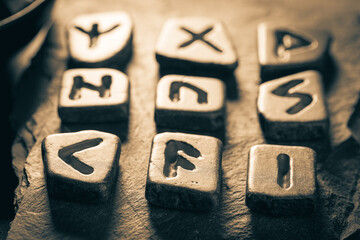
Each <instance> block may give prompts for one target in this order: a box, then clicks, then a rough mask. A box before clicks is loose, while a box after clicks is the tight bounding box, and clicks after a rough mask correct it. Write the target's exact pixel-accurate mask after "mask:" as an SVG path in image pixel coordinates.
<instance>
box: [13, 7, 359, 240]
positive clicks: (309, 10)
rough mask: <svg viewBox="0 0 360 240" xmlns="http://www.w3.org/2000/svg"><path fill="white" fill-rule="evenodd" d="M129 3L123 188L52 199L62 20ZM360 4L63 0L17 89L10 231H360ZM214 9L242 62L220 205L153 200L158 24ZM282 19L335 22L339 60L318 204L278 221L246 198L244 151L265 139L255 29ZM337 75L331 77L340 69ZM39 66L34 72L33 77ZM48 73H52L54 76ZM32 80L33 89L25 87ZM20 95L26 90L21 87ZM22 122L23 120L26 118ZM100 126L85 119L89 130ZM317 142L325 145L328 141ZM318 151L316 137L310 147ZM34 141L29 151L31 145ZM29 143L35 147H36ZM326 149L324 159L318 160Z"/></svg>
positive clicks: (214, 235)
mask: <svg viewBox="0 0 360 240" xmlns="http://www.w3.org/2000/svg"><path fill="white" fill-rule="evenodd" d="M115 8H117V9H121V10H124V11H128V12H129V13H130V14H131V15H132V17H133V19H134V22H135V28H134V29H135V34H134V36H135V37H134V46H135V47H134V55H133V58H132V61H131V62H130V64H129V67H128V69H127V75H128V76H129V79H130V81H131V88H132V91H131V100H130V101H131V107H130V121H129V130H128V131H127V132H126V133H127V138H126V141H123V138H121V139H122V142H123V144H122V155H121V161H120V170H119V176H118V182H117V187H116V189H115V193H114V196H113V201H111V204H107V205H106V206H103V205H86V206H85V205H83V204H75V203H69V202H61V201H58V202H51V201H50V202H49V199H48V196H47V192H46V188H45V179H44V176H43V165H42V161H41V151H40V142H41V141H42V139H43V138H44V137H45V136H47V135H49V134H52V133H56V132H59V131H60V129H61V124H60V119H59V118H58V116H57V95H58V91H59V87H60V79H61V74H62V71H63V69H64V64H65V62H66V60H65V56H66V54H65V53H66V52H65V49H66V48H65V44H63V40H64V39H65V36H64V32H65V25H64V22H66V21H68V20H70V19H72V18H73V17H75V16H77V15H79V14H83V13H85V12H95V11H100V10H104V11H106V10H113V9H115ZM359 12H360V6H359V4H356V1H335V0H330V1H311V2H307V1H306V2H299V1H279V2H277V4H274V3H273V2H268V1H196V2H194V1H182V2H178V1H133V0H131V1H130V0H129V1H122V2H119V1H111V0H106V1H101V2H98V1H88V0H82V1H70V0H62V1H61V0H59V1H57V6H56V9H55V20H56V22H57V26H56V28H55V29H54V31H52V33H51V34H52V37H50V39H49V40H47V45H46V47H47V48H46V51H42V53H41V54H40V55H39V56H38V57H37V58H36V60H34V61H33V64H32V66H31V68H30V69H29V71H28V73H27V75H26V76H27V77H26V76H25V77H24V80H25V81H24V82H23V84H25V85H19V88H18V90H17V92H18V95H17V98H16V102H15V108H16V109H18V110H17V111H16V112H15V113H14V115H13V123H14V125H16V126H21V127H22V128H21V131H19V136H18V137H17V140H16V142H15V144H14V147H13V148H14V149H17V150H15V151H14V152H13V155H14V162H15V163H16V165H17V166H19V168H18V169H19V171H18V172H19V173H20V174H21V171H22V170H21V168H20V167H21V163H22V164H23V162H24V160H25V157H26V156H27V155H28V157H27V161H26V164H25V170H24V172H25V174H23V175H22V179H23V180H22V184H21V186H20V187H19V188H18V191H17V194H16V197H17V204H18V206H19V207H18V211H17V215H16V217H15V219H14V221H13V222H12V225H11V229H10V232H9V235H8V238H9V239H74V238H87V239H89V238H96V237H98V238H101V239H104V238H106V237H108V238H110V239H115V238H122V239H129V238H132V239H144V238H146V239H149V238H152V239H221V238H222V239H338V238H340V237H349V236H355V235H354V234H356V232H357V231H358V229H359V226H358V221H357V218H356V216H358V213H359V204H358V202H359V201H358V196H359V187H358V179H359V175H360V170H359V169H360V159H359V154H360V153H359V151H354V149H359V148H358V146H359V145H357V144H356V142H354V140H353V139H351V138H350V139H349V140H347V141H345V140H346V139H348V137H349V136H350V131H349V130H348V129H347V127H346V122H347V119H348V118H349V116H350V114H351V112H352V109H353V105H354V104H355V102H356V101H357V96H358V91H359V84H358V83H359V75H360V69H359V67H358V63H359V61H360V53H359V51H355V50H356V49H359V41H358V40H359V37H360V35H359V32H360V15H359ZM183 15H187V16H189V15H192V16H211V17H216V18H218V19H221V20H222V21H223V22H224V24H225V25H226V26H227V27H228V30H229V32H230V34H231V36H232V39H233V40H234V44H235V45H236V49H237V54H238V56H239V59H240V67H238V68H237V69H236V71H235V75H236V81H235V83H236V84H235V85H232V86H231V87H230V89H232V90H233V93H234V94H233V95H231V97H230V95H229V94H228V95H227V96H228V97H229V101H227V120H226V122H227V124H226V138H225V140H224V151H223V158H222V159H223V161H222V195H221V198H220V205H219V208H218V209H217V210H216V211H214V212H210V213H203V214H199V213H192V212H181V211H176V210H169V209H164V208H159V207H153V206H149V205H148V203H147V201H146V199H145V197H144V192H145V183H146V172H147V166H148V158H149V153H150V148H151V140H152V138H153V137H154V136H155V134H156V130H155V122H154V121H153V119H154V118H153V117H154V104H155V102H154V101H155V88H156V84H157V81H158V79H159V77H158V65H157V63H156V61H155V59H154V49H155V45H156V42H157V38H158V33H160V31H161V27H162V24H163V23H164V22H165V21H166V20H167V19H168V18H169V17H173V16H183ZM260 20H261V22H262V21H270V20H271V21H275V22H278V23H284V22H285V21H286V22H287V23H289V24H292V25H296V26H297V27H301V28H311V27H313V26H314V25H316V27H317V28H321V29H325V30H328V31H329V32H331V33H332V35H333V36H334V42H333V44H332V48H331V52H332V55H333V57H334V59H335V60H336V62H335V63H334V65H332V66H331V67H330V68H329V69H328V72H329V73H328V74H327V75H325V76H324V78H325V82H326V85H325V90H326V94H325V96H326V100H327V103H328V107H329V117H330V138H329V141H330V145H331V146H332V147H333V152H331V156H330V157H329V158H328V157H327V155H328V154H329V153H330V150H329V149H324V150H323V151H321V153H322V154H321V161H320V162H319V163H318V165H317V172H318V174H317V182H318V192H319V201H318V202H319V206H317V210H316V211H315V212H314V213H313V214H312V215H309V216H305V217H271V216H266V215H261V214H257V213H253V212H251V211H250V210H249V209H248V208H247V207H246V205H245V183H246V172H247V155H248V151H249V149H250V147H252V146H253V145H256V144H261V143H264V139H263V136H262V132H261V129H260V126H259V122H258V118H257V113H256V97H257V90H258V84H259V82H260V79H259V66H258V60H257V53H256V28H257V25H258V24H259V22H260ZM334 73H335V74H334ZM34 74H36V75H34ZM50 79H51V81H50ZM26 83H27V85H26ZM19 92H21V93H22V94H21V93H19ZM24 120H27V121H26V124H24V122H25V121H24ZM95 127H97V126H94V125H93V126H92V127H90V126H89V129H91V128H95ZM320 143H321V142H320ZM311 144H313V145H314V146H315V147H314V149H315V148H316V147H318V144H319V142H317V141H313V142H303V143H302V145H311ZM30 149H32V150H31V151H30ZM28 151H29V152H30V153H29V154H28ZM319 157H320V156H319Z"/></svg>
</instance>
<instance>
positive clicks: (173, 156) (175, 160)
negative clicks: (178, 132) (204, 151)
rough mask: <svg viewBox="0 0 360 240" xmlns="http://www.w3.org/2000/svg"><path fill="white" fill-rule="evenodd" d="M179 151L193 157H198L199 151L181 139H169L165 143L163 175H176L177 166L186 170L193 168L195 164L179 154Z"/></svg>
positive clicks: (171, 176) (169, 176) (199, 155)
mask: <svg viewBox="0 0 360 240" xmlns="http://www.w3.org/2000/svg"><path fill="white" fill-rule="evenodd" d="M180 152H183V153H185V154H186V155H187V156H190V157H193V158H200V157H201V154H200V151H199V150H197V149H196V148H194V147H193V146H191V145H190V144H188V143H186V142H182V141H176V140H170V141H168V142H167V143H166V148H165V151H164V156H165V164H164V170H163V173H164V176H165V177H167V178H174V177H176V176H177V170H178V167H182V168H184V169H186V170H190V171H192V170H194V169H195V168H196V167H195V165H194V164H193V163H192V162H190V161H189V160H188V159H186V158H184V157H183V156H181V155H180Z"/></svg>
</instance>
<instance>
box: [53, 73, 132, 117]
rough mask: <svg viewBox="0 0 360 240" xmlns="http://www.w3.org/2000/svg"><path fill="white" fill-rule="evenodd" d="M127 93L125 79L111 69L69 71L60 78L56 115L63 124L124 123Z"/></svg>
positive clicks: (126, 111) (122, 75)
mask: <svg viewBox="0 0 360 240" xmlns="http://www.w3.org/2000/svg"><path fill="white" fill-rule="evenodd" d="M129 92H130V84H129V80H128V78H127V76H126V75H125V74H123V73H122V72H120V71H117V70H115V69H109V68H96V69H85V68H79V69H70V70H67V71H65V73H64V74H63V80H62V86H61V90H60V95H59V106H58V113H59V116H60V118H61V120H62V121H63V122H82V123H88V122H114V121H120V120H124V119H125V120H126V119H127V118H128V116H129V95H130V94H129Z"/></svg>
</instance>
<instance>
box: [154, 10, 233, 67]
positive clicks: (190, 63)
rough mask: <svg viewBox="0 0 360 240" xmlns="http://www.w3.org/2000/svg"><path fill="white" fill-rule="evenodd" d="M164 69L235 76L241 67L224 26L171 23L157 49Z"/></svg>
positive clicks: (207, 21)
mask: <svg viewBox="0 0 360 240" xmlns="http://www.w3.org/2000/svg"><path fill="white" fill-rule="evenodd" d="M155 51H156V59H157V61H158V62H159V64H160V67H161V68H164V69H165V68H170V69H174V70H179V69H181V70H190V71H193V72H194V71H196V72H197V71H200V72H201V71H203V72H207V73H209V72H214V73H216V72H232V71H234V69H235V68H236V67H237V65H238V61H237V55H236V52H235V48H234V45H233V43H232V42H231V41H230V38H229V35H228V33H227V31H226V29H225V27H224V25H223V24H222V23H221V22H220V21H218V20H216V19H213V18H204V17H184V18H171V19H168V20H167V21H166V22H165V24H164V26H163V28H162V31H161V33H160V36H159V39H158V42H157V45H156V50H155Z"/></svg>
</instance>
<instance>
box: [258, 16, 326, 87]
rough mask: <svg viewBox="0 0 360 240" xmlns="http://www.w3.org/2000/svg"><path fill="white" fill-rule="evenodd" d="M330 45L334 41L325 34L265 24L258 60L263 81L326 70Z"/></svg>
mask: <svg viewBox="0 0 360 240" xmlns="http://www.w3.org/2000/svg"><path fill="white" fill-rule="evenodd" d="M330 43H331V37H330V35H329V34H328V33H327V32H325V31H321V30H318V29H309V30H302V29H296V28H292V27H289V26H283V25H276V24H271V23H261V24H260V25H259V26H258V58H259V64H260V72H261V73H260V76H261V79H262V81H267V80H269V79H273V78H277V77H281V76H286V75H289V74H292V73H296V72H300V71H304V70H309V69H314V70H319V71H321V70H323V68H324V67H325V66H326V60H327V58H328V55H329V48H330Z"/></svg>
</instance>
